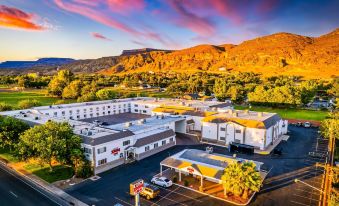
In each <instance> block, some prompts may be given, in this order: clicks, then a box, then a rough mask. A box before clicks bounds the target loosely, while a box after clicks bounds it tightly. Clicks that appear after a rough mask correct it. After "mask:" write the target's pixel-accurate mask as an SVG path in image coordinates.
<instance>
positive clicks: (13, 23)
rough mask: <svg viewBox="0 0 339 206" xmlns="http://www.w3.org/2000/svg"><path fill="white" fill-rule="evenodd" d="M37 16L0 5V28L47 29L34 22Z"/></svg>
mask: <svg viewBox="0 0 339 206" xmlns="http://www.w3.org/2000/svg"><path fill="white" fill-rule="evenodd" d="M35 17H37V15H35V14H30V13H26V12H24V11H22V10H20V9H17V8H13V7H7V6H5V5H0V26H1V27H7V28H17V29H25V30H31V31H42V30H46V28H45V27H44V26H42V25H38V24H37V23H35V22H34V19H35Z"/></svg>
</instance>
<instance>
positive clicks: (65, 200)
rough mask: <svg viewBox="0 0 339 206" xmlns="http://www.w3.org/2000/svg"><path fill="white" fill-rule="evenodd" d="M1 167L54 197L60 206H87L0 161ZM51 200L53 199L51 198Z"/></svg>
mask: <svg viewBox="0 0 339 206" xmlns="http://www.w3.org/2000/svg"><path fill="white" fill-rule="evenodd" d="M0 166H1V167H2V168H3V169H5V170H7V171H8V172H9V173H11V174H12V175H15V176H18V177H19V178H21V179H22V180H23V181H24V182H25V183H26V184H28V183H30V184H32V185H34V186H36V187H37V188H35V189H41V190H43V191H44V192H46V193H48V194H49V196H52V197H53V200H54V201H55V202H58V204H61V205H76V206H86V205H87V204H85V203H83V202H81V201H80V200H78V199H76V198H74V197H73V196H71V195H69V194H67V193H66V192H64V191H63V190H61V189H59V188H57V187H55V186H54V185H52V184H49V183H48V182H46V181H44V180H42V179H40V178H39V177H37V176H36V175H34V174H30V173H27V172H26V171H24V170H18V171H17V170H15V169H13V168H12V167H10V166H8V165H7V164H6V163H4V162H2V161H0ZM50 199H51V198H50Z"/></svg>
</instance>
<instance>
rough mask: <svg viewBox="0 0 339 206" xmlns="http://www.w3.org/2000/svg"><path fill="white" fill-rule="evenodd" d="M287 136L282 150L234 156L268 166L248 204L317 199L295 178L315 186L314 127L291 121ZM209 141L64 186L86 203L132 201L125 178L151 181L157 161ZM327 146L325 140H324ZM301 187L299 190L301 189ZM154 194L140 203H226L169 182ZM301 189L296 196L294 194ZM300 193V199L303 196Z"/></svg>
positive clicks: (277, 205) (276, 205)
mask: <svg viewBox="0 0 339 206" xmlns="http://www.w3.org/2000/svg"><path fill="white" fill-rule="evenodd" d="M289 130H290V131H291V133H290V138H289V140H288V141H286V142H285V141H284V142H281V143H280V144H279V145H278V147H280V148H282V149H283V150H282V151H283V154H282V155H281V156H272V155H259V154H254V155H245V154H237V156H238V157H242V158H246V159H252V160H256V161H261V162H263V163H264V167H265V169H266V170H270V173H269V174H268V176H267V178H266V179H265V181H264V186H263V188H262V189H261V191H260V192H259V193H257V194H256V195H255V197H254V199H253V200H252V202H251V203H250V205H258V206H259V205H260V206H271V205H274V206H289V205H301V206H303V205H316V204H317V201H318V199H319V195H320V194H319V192H318V193H317V191H314V190H312V188H309V187H307V186H304V185H301V184H300V183H295V182H294V179H295V178H298V179H300V180H302V181H305V182H308V183H309V184H312V185H314V186H316V187H318V186H319V185H320V183H321V179H322V177H321V175H322V171H321V170H319V169H317V168H316V170H315V168H314V164H315V162H321V161H314V160H313V161H312V162H311V161H310V157H309V156H308V154H309V152H312V151H314V148H315V146H316V147H319V146H317V144H316V142H317V136H318V133H317V130H316V129H313V128H301V127H294V126H291V127H290V128H289ZM206 146H207V145H178V146H175V147H173V148H170V149H167V150H165V151H162V152H160V153H158V154H156V155H153V156H151V157H148V158H146V159H143V160H141V161H136V162H133V163H131V164H127V165H122V166H119V167H116V168H113V169H111V170H109V171H107V172H104V173H101V174H99V176H100V177H101V178H100V179H99V180H96V181H92V180H87V181H85V182H82V183H80V184H78V185H75V186H73V187H72V188H69V189H68V190H67V191H66V192H68V193H69V194H71V195H73V196H74V197H76V198H78V199H80V200H82V201H83V202H85V203H87V204H90V205H91V204H94V205H114V204H115V203H120V204H122V205H126V206H128V205H133V198H131V197H130V195H129V194H128V191H129V183H130V182H132V181H134V180H136V179H139V178H142V179H144V180H146V181H149V180H150V179H151V178H152V177H153V176H154V175H156V174H157V173H159V171H160V165H159V163H160V162H161V161H162V160H163V159H165V158H166V157H168V156H170V155H173V154H175V153H177V152H179V151H181V150H183V149H186V148H195V149H205V147H206ZM322 147H326V143H325V144H324V145H322ZM214 152H215V153H221V154H226V155H232V154H230V153H229V152H228V150H227V149H226V148H223V147H214ZM300 192H303V194H300ZM160 195H161V196H160V197H159V198H158V199H155V200H152V201H149V200H146V199H144V198H142V200H141V203H142V205H145V206H146V205H161V206H165V205H190V206H191V205H196V206H227V205H229V204H227V203H225V202H223V201H220V200H217V199H214V198H211V197H208V196H204V195H201V194H198V193H196V192H192V191H190V190H187V189H184V188H177V187H173V188H170V189H169V190H165V189H161V193H160ZM298 195H299V196H298ZM300 196H303V200H301V197H300Z"/></svg>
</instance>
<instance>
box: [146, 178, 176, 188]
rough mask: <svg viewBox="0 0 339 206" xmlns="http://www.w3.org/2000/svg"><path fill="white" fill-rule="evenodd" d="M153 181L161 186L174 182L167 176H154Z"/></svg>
mask: <svg viewBox="0 0 339 206" xmlns="http://www.w3.org/2000/svg"><path fill="white" fill-rule="evenodd" d="M151 182H152V183H153V184H155V185H159V186H161V187H170V186H172V184H173V182H172V181H171V180H169V179H167V178H166V177H153V178H152V180H151Z"/></svg>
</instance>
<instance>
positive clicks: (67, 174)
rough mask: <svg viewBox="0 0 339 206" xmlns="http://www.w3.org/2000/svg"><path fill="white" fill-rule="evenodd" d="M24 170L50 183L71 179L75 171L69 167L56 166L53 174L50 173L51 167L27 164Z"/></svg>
mask: <svg viewBox="0 0 339 206" xmlns="http://www.w3.org/2000/svg"><path fill="white" fill-rule="evenodd" d="M24 168H25V170H26V171H28V172H31V173H33V174H35V175H36V176H38V177H40V178H41V179H43V180H45V181H47V182H49V183H52V182H55V181H59V180H65V179H69V178H71V177H72V176H73V169H72V168H71V167H69V166H63V165H57V166H54V167H53V172H50V171H49V167H48V166H47V165H44V166H41V165H39V164H27V165H25V166H24Z"/></svg>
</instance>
